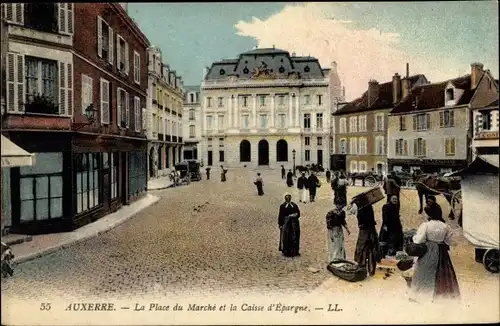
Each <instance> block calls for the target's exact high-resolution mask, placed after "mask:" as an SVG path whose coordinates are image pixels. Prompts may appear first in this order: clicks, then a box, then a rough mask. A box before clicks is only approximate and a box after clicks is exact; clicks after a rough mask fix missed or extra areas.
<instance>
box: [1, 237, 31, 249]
mask: <svg viewBox="0 0 500 326" xmlns="http://www.w3.org/2000/svg"><path fill="white" fill-rule="evenodd" d="M31 240H33V237H32V236H29V235H28V236H25V237H22V238H19V239H16V240H10V241H6V242H5V244H6V245H7V246H14V245H17V244H21V243H24V242H30V241H31Z"/></svg>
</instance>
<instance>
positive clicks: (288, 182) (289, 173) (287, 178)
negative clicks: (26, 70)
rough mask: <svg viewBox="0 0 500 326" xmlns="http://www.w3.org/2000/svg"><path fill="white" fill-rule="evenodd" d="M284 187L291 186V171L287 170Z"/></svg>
mask: <svg viewBox="0 0 500 326" xmlns="http://www.w3.org/2000/svg"><path fill="white" fill-rule="evenodd" d="M286 185H287V186H288V187H292V186H293V173H292V170H288V173H287V174H286Z"/></svg>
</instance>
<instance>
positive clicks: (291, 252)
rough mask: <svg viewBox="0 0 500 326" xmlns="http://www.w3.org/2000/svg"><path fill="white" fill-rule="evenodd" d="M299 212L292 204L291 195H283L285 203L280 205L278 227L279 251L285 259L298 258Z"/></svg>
mask: <svg viewBox="0 0 500 326" xmlns="http://www.w3.org/2000/svg"><path fill="white" fill-rule="evenodd" d="M299 218H300V210H299V206H297V204H295V203H293V202H292V195H290V194H289V193H286V194H285V202H284V203H283V204H281V205H280V210H279V214H278V226H279V228H280V245H279V250H280V251H281V252H282V253H283V256H285V257H295V256H300V253H299V251H300V223H299Z"/></svg>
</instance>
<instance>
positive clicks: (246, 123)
mask: <svg viewBox="0 0 500 326" xmlns="http://www.w3.org/2000/svg"><path fill="white" fill-rule="evenodd" d="M242 118H243V123H242V124H243V128H244V129H248V128H249V126H250V116H249V115H248V114H244V115H243V116H242Z"/></svg>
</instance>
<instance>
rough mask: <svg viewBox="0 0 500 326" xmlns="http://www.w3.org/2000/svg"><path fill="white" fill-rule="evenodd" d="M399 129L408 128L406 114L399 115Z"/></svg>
mask: <svg viewBox="0 0 500 326" xmlns="http://www.w3.org/2000/svg"><path fill="white" fill-rule="evenodd" d="M399 130H400V131H404V130H406V117H405V116H404V115H402V116H400V117H399Z"/></svg>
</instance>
